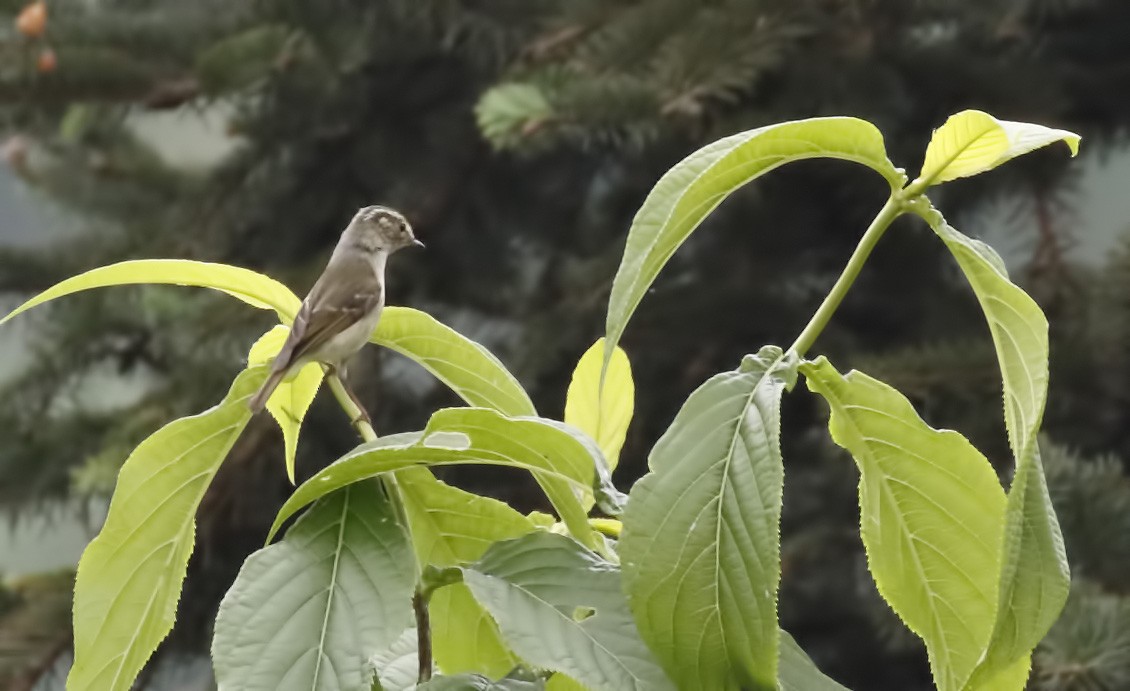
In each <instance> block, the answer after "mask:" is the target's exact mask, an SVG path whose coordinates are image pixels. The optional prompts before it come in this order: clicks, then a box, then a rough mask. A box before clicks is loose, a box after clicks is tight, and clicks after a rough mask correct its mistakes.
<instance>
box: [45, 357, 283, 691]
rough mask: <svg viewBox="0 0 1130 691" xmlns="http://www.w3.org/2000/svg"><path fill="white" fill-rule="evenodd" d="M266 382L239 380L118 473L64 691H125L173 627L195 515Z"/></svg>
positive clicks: (86, 555) (89, 559)
mask: <svg viewBox="0 0 1130 691" xmlns="http://www.w3.org/2000/svg"><path fill="white" fill-rule="evenodd" d="M266 374H267V373H266V369H265V368H261V367H257V368H254V369H250V370H247V371H245V372H243V373H242V374H240V375H239V376H238V377H237V378H236V380H235V382H234V383H233V384H232V387H231V390H230V391H229V392H228V395H227V396H226V397H225V398H224V400H223V401H222V402H221V403H220V404H219V405H217V406H216V407H214V408H211V409H209V410H207V411H205V412H203V413H201V414H199V415H195V416H192V417H186V418H181V419H180V420H176V421H175V422H171V423H169V424H168V425H165V426H164V427H162V428H161V429H160V430H158V431H157V432H155V433H154V434H153V435H152V436H150V437H149V438H148V439H146V440H145V441H143V442H141V444H140V445H138V447H137V448H136V449H134V451H133V453H132V454H130V456H129V458H127V459H126V462H125V464H124V465H122V469H121V472H120V473H119V475H118V484H117V488H116V489H115V490H114V496H113V498H112V499H111V500H110V511H109V513H108V514H107V516H106V522H105V524H104V525H103V526H102V530H101V531H100V532H99V533H98V536H97V537H95V538H94V540H93V541H91V543H90V544H89V545H88V546H87V548H86V550H85V551H84V552H83V554H82V559H81V560H80V561H79V565H78V576H77V580H76V581H75V606H74V644H75V662H74V666H73V667H72V668H71V671H70V675H69V676H68V677H67V688H68V689H71V690H72V691H81V690H82V689H91V690H93V691H119V690H123V691H124V690H125V689H129V688H130V687H131V686H132V684H133V680H134V677H135V676H137V673H138V672H139V671H140V670H141V668H142V666H143V665H144V664H145V661H146V660H148V659H149V656H150V655H151V654H152V653H153V650H154V649H156V647H157V644H158V643H160V642H161V640H162V639H163V638H164V637H165V636H166V635H167V634H168V632H169V630H170V629H171V628H172V626H173V621H174V619H175V617H176V607H177V599H178V598H179V597H180V589H181V583H182V581H183V580H184V574H185V569H186V568H187V565H188V557H189V555H191V554H192V547H193V540H194V533H195V521H194V518H195V516H196V509H197V507H198V506H199V505H200V500H201V499H202V498H203V496H204V492H205V491H206V490H207V489H208V485H209V483H211V481H212V477H213V476H214V475H215V474H216V470H217V469H219V467H220V463H221V462H222V461H223V460H224V457H225V456H227V454H228V451H229V450H230V449H231V447H232V445H233V444H234V443H235V440H236V439H237V438H238V437H239V435H240V433H241V432H242V431H243V428H244V427H245V426H246V425H247V421H248V420H249V419H250V417H251V411H250V410H248V408H247V400H248V399H249V398H250V397H251V395H252V394H254V393H255V391H256V389H257V388H258V387H259V385H260V384H261V383H262V382H263V380H264V378H265V377H266Z"/></svg>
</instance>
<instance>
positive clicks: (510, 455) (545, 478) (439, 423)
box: [271, 408, 600, 548]
mask: <svg viewBox="0 0 1130 691" xmlns="http://www.w3.org/2000/svg"><path fill="white" fill-rule="evenodd" d="M464 463H482V464H487V465H502V466H511V467H515V468H521V469H523V470H528V471H530V472H531V473H532V474H533V475H534V478H535V479H536V480H537V481H538V484H540V485H541V486H542V488H543V489H544V490H545V493H546V495H547V496H548V497H549V500H550V502H551V503H552V504H553V506H554V508H555V509H557V511H558V513H560V514H561V518H562V520H563V521H564V522H565V523H566V525H568V526H569V530H570V532H572V533H573V535H575V536H576V537H577V539H579V540H581V541H583V542H585V544H587V545H589V546H591V547H593V548H595V547H596V546H597V545H599V544H600V538H599V536H598V535H596V534H595V533H594V532H593V530H592V528H591V527H590V526H589V524H588V518H587V515H586V512H585V509H584V507H583V506H582V505H581V503H580V500H579V499H578V497H579V496H583V494H584V493H585V492H586V491H589V490H590V489H591V485H592V478H593V474H594V468H595V462H594V459H593V457H592V456H591V455H590V453H589V450H588V449H587V448H586V447H585V446H584V445H583V444H581V443H580V442H578V441H577V440H576V439H575V438H574V437H573V436H572V435H570V434H568V433H566V432H564V431H562V430H560V429H558V428H557V427H554V426H553V425H552V424H547V421H543V420H541V419H540V418H508V417H506V416H504V415H501V414H499V413H497V412H495V411H493V410H487V409H484V408H446V409H444V410H440V411H437V412H436V413H435V414H434V415H432V418H431V420H429V421H428V426H427V428H426V429H425V430H424V432H423V434H422V435H394V436H391V437H384V438H383V439H380V440H377V441H376V442H373V443H371V444H363V445H361V446H358V447H357V448H356V449H354V450H353V451H352V452H350V453H348V454H346V455H345V456H343V457H342V458H340V459H339V460H337V461H336V462H335V463H333V464H332V465H330V466H328V467H327V468H324V469H323V470H322V471H321V472H319V473H318V474H317V475H315V476H314V477H312V478H310V480H308V481H307V482H305V483H303V484H302V485H301V486H299V487H298V489H296V490H295V491H294V493H293V494H292V495H291V496H290V498H289V499H287V501H286V503H285V504H283V507H282V508H281V509H279V513H278V515H277V516H276V517H275V523H274V526H272V528H271V534H272V535H273V534H274V532H275V531H277V530H278V528H279V526H280V525H282V523H283V522H284V521H285V520H286V519H287V518H289V517H290V516H292V515H294V513H295V512H296V511H298V510H299V509H301V508H302V507H304V506H306V505H307V504H309V503H311V502H313V501H315V500H317V499H319V498H321V497H323V496H325V495H326V494H329V493H330V492H332V491H334V490H336V489H339V488H341V487H344V486H346V485H348V484H350V483H353V482H357V481H358V480H362V479H365V478H369V477H374V476H376V475H380V474H382V473H387V472H394V471H399V470H403V469H405V468H413V467H419V466H427V465H452V464H464Z"/></svg>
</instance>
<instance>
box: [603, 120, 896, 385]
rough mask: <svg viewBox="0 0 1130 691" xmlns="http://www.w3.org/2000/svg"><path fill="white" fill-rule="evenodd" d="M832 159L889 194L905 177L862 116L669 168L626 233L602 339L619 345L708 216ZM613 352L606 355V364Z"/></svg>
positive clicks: (740, 140)
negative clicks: (801, 167) (771, 180)
mask: <svg viewBox="0 0 1130 691" xmlns="http://www.w3.org/2000/svg"><path fill="white" fill-rule="evenodd" d="M810 158H835V159H840V160H844V161H852V162H855V163H860V164H862V165H865V166H868V167H869V168H871V169H873V170H875V171H876V172H878V173H879V174H880V175H882V176H883V178H884V179H886V181H887V183H888V184H890V185H891V188H892V189H897V188H898V187H899V186H901V185H902V183H903V181H904V179H905V176H904V175H903V174H902V173H901V172H900V171H899V170H897V169H896V168H895V167H894V165H893V164H892V163H891V162H890V160H889V159H888V158H887V151H886V148H885V146H884V145H883V135H882V134H881V133H880V132H879V130H878V129H877V128H876V127H875V126H874V125H872V124H871V123H869V122H867V121H865V120H859V119H857V118H845V117H833V118H811V119H808V120H797V121H794V122H782V123H777V124H775V125H768V126H766V127H759V128H757V129H755V130H749V131H748V132H739V133H738V134H735V135H731V136H729V137H726V138H724V139H719V140H718V141H716V142H714V143H712V144H708V145H707V146H705V147H703V148H701V149H699V150H698V151H696V152H694V153H692V154H691V155H690V156H687V157H686V158H684V159H683V160H682V161H680V162H679V163H677V164H675V166H674V167H672V168H671V170H669V171H667V172H666V173H665V174H664V175H663V177H662V178H660V180H659V182H657V183H656V184H655V187H653V188H652V190H651V192H650V193H649V194H648V195H647V199H645V200H644V203H643V205H642V206H641V207H640V210H639V211H638V212H636V216H635V218H633V219H632V227H631V229H629V230H628V241H627V246H626V247H625V248H624V257H623V259H622V260H621V261H620V268H619V269H618V270H617V271H616V278H615V280H614V281H613V283H612V294H611V295H610V296H609V298H608V317H607V320H606V322H605V336H606V337H607V338H608V343H610V344H611V345H613V346H615V345H616V344H618V343H619V342H620V336H621V335H622V334H623V333H624V328H625V327H626V326H627V325H628V320H629V319H631V317H632V313H633V312H635V310H636V306H637V305H639V303H640V300H642V299H643V296H644V294H645V293H647V291H648V289H649V288H650V287H651V284H652V283H653V282H654V281H655V279H656V277H657V276H658V275H659V272H660V271H661V270H662V269H663V267H664V265H666V264H667V261H668V260H669V259H670V258H671V257H672V255H674V254H675V251H676V250H678V249H679V247H680V246H681V245H682V244H683V243H684V242H685V241H686V239H687V238H688V237H690V235H691V233H693V232H694V230H695V229H696V228H698V226H699V224H700V223H702V221H703V219H705V218H706V217H707V215H709V214H710V212H711V211H713V210H714V209H715V208H716V207H717V206H718V205H719V204H721V203H722V202H723V200H725V199H726V197H728V196H730V194H731V193H733V192H734V191H735V190H737V189H738V188H740V187H741V186H742V185H745V184H746V183H748V182H750V181H751V180H754V179H756V178H758V177H760V176H761V175H764V174H765V173H768V172H769V171H771V170H774V169H776V168H779V167H780V166H782V165H784V164H786V163H789V162H791V161H800V160H805V159H810ZM613 352H615V351H605V360H606V365H605V366H607V360H609V359H610V358H611V354H612V353H613Z"/></svg>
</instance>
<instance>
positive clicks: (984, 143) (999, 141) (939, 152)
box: [918, 110, 1079, 186]
mask: <svg viewBox="0 0 1130 691" xmlns="http://www.w3.org/2000/svg"><path fill="white" fill-rule="evenodd" d="M1058 141H1062V142H1065V143H1066V144H1067V146H1068V147H1069V148H1070V149H1071V155H1072V156H1074V155H1075V154H1077V153H1079V135H1077V134H1075V133H1074V132H1068V131H1067V130H1056V129H1052V128H1050V127H1044V126H1042V125H1033V124H1030V123H1027V122H1010V121H1008V120H997V119H996V118H994V117H993V116H992V115H989V114H988V113H984V112H981V111H979V110H965V111H962V112H960V113H957V114H956V115H951V116H950V117H949V119H948V120H946V122H945V124H944V125H942V126H941V127H939V128H938V129H937V130H935V131H934V136H933V137H931V138H930V144H929V146H927V147H926V160H925V161H924V162H923V163H922V173H921V174H920V175H919V176H918V180H919V181H921V183H922V184H924V185H927V186H928V185H938V184H941V183H943V182H948V181H949V180H955V179H957V178H964V177H969V176H970V175H977V174H978V173H983V172H985V171H986V170H992V169H993V168H996V167H997V166H999V165H1000V164H1002V163H1004V162H1006V161H1009V160H1011V159H1013V158H1016V157H1017V156H1022V155H1024V154H1026V153H1028V152H1029V151H1032V150H1034V149H1039V148H1041V147H1044V146H1047V145H1048V144H1052V143H1054V142H1058Z"/></svg>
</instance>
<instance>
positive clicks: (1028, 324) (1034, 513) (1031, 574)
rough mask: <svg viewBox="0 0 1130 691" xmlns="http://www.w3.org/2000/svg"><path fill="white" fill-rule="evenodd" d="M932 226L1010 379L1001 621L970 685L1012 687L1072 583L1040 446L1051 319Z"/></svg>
mask: <svg viewBox="0 0 1130 691" xmlns="http://www.w3.org/2000/svg"><path fill="white" fill-rule="evenodd" d="M932 225H933V226H934V230H935V231H936V232H937V233H938V235H939V236H941V238H942V240H943V241H944V242H945V243H946V246H947V247H948V248H949V250H950V252H952V253H953V255H954V257H955V258H956V259H957V262H958V264H959V265H960V266H961V270H962V271H963V272H964V273H965V277H966V279H968V281H969V284H970V286H972V288H973V292H974V293H975V294H976V295H977V300H978V301H979V302H980V303H981V308H982V310H984V312H985V318H986V319H987V321H988V323H989V331H990V332H991V333H992V336H993V343H994V345H995V347H996V351H997V359H998V360H999V362H1000V367H1001V379H1002V380H1003V383H1004V418H1005V426H1006V427H1007V429H1008V439H1009V443H1010V445H1011V446H1012V452H1013V455H1014V456H1015V458H1016V472H1015V474H1014V476H1013V479H1012V486H1011V488H1010V489H1009V493H1008V510H1007V512H1006V515H1005V529H1004V544H1003V546H1002V549H1003V557H1002V559H1001V571H1000V585H999V596H998V602H999V608H998V609H997V621H996V626H995V628H994V631H993V638H992V643H991V645H990V646H989V649H988V651H987V653H986V657H985V660H984V661H983V662H982V663H981V665H980V666H979V668H978V670H977V674H976V676H975V678H974V684H973V685H971V688H992V689H995V688H1006V687H1004V686H999V685H993V684H990V683H989V682H990V681H992V679H993V677H994V676H996V675H997V674H998V673H1000V674H1004V675H1005V676H1008V675H1010V674H1011V675H1013V676H1014V677H1015V678H1021V677H1020V676H1019V672H1017V671H1016V670H1017V669H1018V668H1019V667H1021V666H1022V667H1024V669H1025V670H1026V669H1027V664H1028V663H1027V659H1028V654H1029V653H1030V652H1031V651H1032V649H1033V648H1035V647H1036V644H1037V643H1039V642H1040V640H1041V639H1042V638H1043V637H1044V635H1045V634H1047V632H1048V629H1050V628H1051V625H1052V624H1053V623H1054V622H1055V620H1056V618H1057V617H1058V616H1059V613H1060V611H1062V609H1063V605H1064V603H1065V602H1066V601H1067V595H1068V590H1069V588H1070V585H1071V573H1070V570H1069V568H1068V564H1067V556H1066V554H1065V552H1064V547H1063V536H1062V534H1061V532H1060V528H1059V522H1058V520H1057V519H1056V516H1055V511H1054V509H1053V508H1052V503H1051V499H1050V497H1049V496H1048V487H1047V481H1046V479H1045V478H1044V470H1043V465H1042V464H1041V462H1040V449H1039V445H1038V444H1037V434H1038V432H1039V429H1040V423H1041V421H1042V419H1043V414H1044V404H1045V402H1046V400H1047V392H1048V322H1047V319H1046V318H1045V317H1044V313H1043V312H1042V311H1041V310H1040V307H1039V306H1038V305H1037V304H1036V303H1035V302H1034V301H1033V300H1032V298H1030V297H1028V295H1027V294H1026V293H1025V292H1024V291H1023V290H1021V289H1020V288H1018V287H1017V286H1016V285H1014V284H1013V283H1012V282H1011V281H1009V280H1008V276H1007V275H1005V273H1004V272H1003V271H1002V270H1001V267H1000V266H999V265H998V264H997V263H996V262H994V261H993V257H994V256H995V253H991V251H989V250H987V246H986V245H984V244H983V243H979V242H977V241H975V240H971V239H970V238H967V237H966V236H964V235H962V234H961V233H959V232H958V231H956V230H954V229H953V228H952V227H950V226H949V225H947V224H945V222H944V221H940V220H939V221H938V222H936V223H933V224H932ZM1021 663H1023V664H1021ZM1024 678H1026V674H1025V677H1024ZM998 683H999V682H998ZM1022 686H1023V683H1021V684H1020V685H1019V686H1012V687H1011V688H1021V687H1022Z"/></svg>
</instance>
